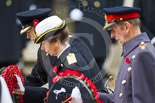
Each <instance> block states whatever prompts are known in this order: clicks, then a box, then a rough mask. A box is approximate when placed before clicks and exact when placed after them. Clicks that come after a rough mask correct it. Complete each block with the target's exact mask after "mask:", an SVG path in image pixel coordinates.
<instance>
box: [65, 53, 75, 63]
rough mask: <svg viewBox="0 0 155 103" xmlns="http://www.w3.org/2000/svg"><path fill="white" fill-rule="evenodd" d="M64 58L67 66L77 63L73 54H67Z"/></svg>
mask: <svg viewBox="0 0 155 103" xmlns="http://www.w3.org/2000/svg"><path fill="white" fill-rule="evenodd" d="M66 58H67V61H68V64H69V65H71V64H74V63H77V59H76V57H75V54H74V53H69V54H68V55H67V57H66Z"/></svg>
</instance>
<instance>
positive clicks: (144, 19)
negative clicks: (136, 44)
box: [134, 0, 155, 39]
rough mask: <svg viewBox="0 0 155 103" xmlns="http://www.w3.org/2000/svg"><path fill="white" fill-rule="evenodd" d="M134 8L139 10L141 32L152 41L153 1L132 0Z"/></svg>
mask: <svg viewBox="0 0 155 103" xmlns="http://www.w3.org/2000/svg"><path fill="white" fill-rule="evenodd" d="M134 7H139V8H141V10H142V11H141V17H140V19H141V24H142V25H141V30H142V32H146V33H147V34H148V36H149V38H150V39H152V38H153V37H154V36H155V29H154V28H155V20H154V18H155V0H148V1H146V0H134Z"/></svg>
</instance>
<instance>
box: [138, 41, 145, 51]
mask: <svg viewBox="0 0 155 103" xmlns="http://www.w3.org/2000/svg"><path fill="white" fill-rule="evenodd" d="M139 47H140V48H141V49H142V50H144V49H145V47H146V44H145V43H144V42H141V43H140V45H139Z"/></svg>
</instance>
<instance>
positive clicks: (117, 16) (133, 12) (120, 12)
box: [103, 6, 141, 29]
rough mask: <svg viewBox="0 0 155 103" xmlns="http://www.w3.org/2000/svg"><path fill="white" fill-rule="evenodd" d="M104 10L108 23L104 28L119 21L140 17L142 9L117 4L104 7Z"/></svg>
mask: <svg viewBox="0 0 155 103" xmlns="http://www.w3.org/2000/svg"><path fill="white" fill-rule="evenodd" d="M103 11H104V13H105V20H106V21H107V25H105V26H104V29H107V28H109V27H111V26H112V25H114V24H115V23H117V22H119V21H122V20H128V19H133V18H138V17H139V13H140V11H141V9H140V8H136V7H125V6H117V7H112V8H104V9H103Z"/></svg>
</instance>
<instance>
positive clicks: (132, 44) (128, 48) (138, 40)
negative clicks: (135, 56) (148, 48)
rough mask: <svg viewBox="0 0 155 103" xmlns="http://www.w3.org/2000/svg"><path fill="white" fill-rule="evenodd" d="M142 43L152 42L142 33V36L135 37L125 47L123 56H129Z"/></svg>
mask: <svg viewBox="0 0 155 103" xmlns="http://www.w3.org/2000/svg"><path fill="white" fill-rule="evenodd" d="M141 42H150V39H149V38H148V36H147V34H146V33H145V32H144V33H141V34H140V35H138V36H136V37H134V38H133V39H131V40H129V41H128V42H126V43H125V44H124V45H123V52H122V56H124V57H125V56H127V55H128V54H129V53H130V52H131V51H132V50H133V49H135V48H136V47H137V46H138V45H139V44H140V43H141Z"/></svg>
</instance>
